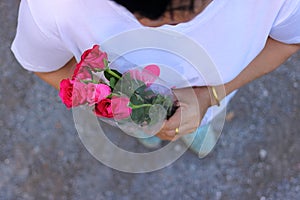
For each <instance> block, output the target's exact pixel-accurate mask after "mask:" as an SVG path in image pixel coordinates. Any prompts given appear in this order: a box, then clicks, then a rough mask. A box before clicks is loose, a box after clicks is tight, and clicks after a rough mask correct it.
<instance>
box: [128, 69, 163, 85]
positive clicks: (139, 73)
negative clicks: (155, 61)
mask: <svg viewBox="0 0 300 200" xmlns="http://www.w3.org/2000/svg"><path fill="white" fill-rule="evenodd" d="M129 73H130V76H131V78H133V79H137V80H140V81H142V82H144V83H145V84H146V85H147V86H150V85H151V84H152V83H153V82H154V81H155V80H156V79H157V78H158V77H159V74H160V69H159V67H158V66H157V65H148V66H146V67H144V68H143V69H142V70H140V69H133V70H129Z"/></svg>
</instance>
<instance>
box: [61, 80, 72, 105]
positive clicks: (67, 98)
mask: <svg viewBox="0 0 300 200" xmlns="http://www.w3.org/2000/svg"><path fill="white" fill-rule="evenodd" d="M72 93H73V81H71V80H70V79H63V80H62V81H61V82H60V90H59V96H60V98H61V100H62V102H63V103H64V104H65V105H66V107H67V108H71V107H72Z"/></svg>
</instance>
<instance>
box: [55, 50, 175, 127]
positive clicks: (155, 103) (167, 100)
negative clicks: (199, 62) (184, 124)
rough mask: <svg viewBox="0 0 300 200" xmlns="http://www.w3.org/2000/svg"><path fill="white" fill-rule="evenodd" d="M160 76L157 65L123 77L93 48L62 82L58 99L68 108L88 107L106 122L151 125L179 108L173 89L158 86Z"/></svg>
mask: <svg viewBox="0 0 300 200" xmlns="http://www.w3.org/2000/svg"><path fill="white" fill-rule="evenodd" d="M159 74H160V68H159V67H158V66H157V65H148V66H146V67H144V68H142V69H141V68H135V69H131V70H128V71H127V72H125V73H123V74H121V73H120V72H118V71H117V70H115V69H111V67H110V62H109V61H108V56H107V53H106V52H102V51H101V50H100V49H99V45H94V47H93V48H92V49H89V50H86V51H85V52H84V53H83V54H82V56H81V61H80V62H79V63H78V64H77V65H76V68H75V70H74V73H73V76H72V78H71V79H63V80H62V81H61V83H60V92H59V96H60V98H61V99H62V102H63V103H64V104H65V105H66V107H67V108H72V107H76V106H81V105H86V106H88V107H89V108H91V110H92V111H93V113H94V114H95V115H96V116H97V117H99V119H100V120H103V121H107V119H109V120H113V121H114V122H117V123H121V122H122V123H131V124H130V126H132V124H135V125H138V126H139V127H143V126H151V125H154V124H157V123H160V122H162V121H163V120H164V119H168V118H169V117H171V116H172V115H173V114H174V112H175V111H176V109H177V106H176V100H175V98H174V95H173V93H172V91H171V89H169V88H167V87H164V86H163V85H161V84H157V83H156V82H159Z"/></svg>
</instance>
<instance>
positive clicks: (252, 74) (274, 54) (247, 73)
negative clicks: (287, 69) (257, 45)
mask: <svg viewBox="0 0 300 200" xmlns="http://www.w3.org/2000/svg"><path fill="white" fill-rule="evenodd" d="M298 50H300V44H284V43H281V42H278V41H276V40H274V39H272V38H269V39H268V41H267V43H266V45H265V47H264V49H263V50H262V51H261V53H260V54H259V55H258V56H257V57H256V58H255V59H254V60H253V61H252V62H251V63H250V64H249V65H248V66H247V67H246V68H245V69H244V70H243V71H242V72H241V73H240V74H239V75H238V76H237V77H236V78H235V79H233V80H232V81H230V82H228V83H226V84H225V91H226V95H228V94H230V93H231V92H232V91H234V90H236V89H238V88H240V87H242V86H244V85H246V84H247V83H249V82H251V81H253V80H255V79H257V78H259V77H261V76H263V75H265V74H268V73H270V72H271V71H273V70H275V69H277V68H278V67H279V66H280V65H281V64H282V63H284V62H285V61H286V60H287V59H288V58H289V57H290V56H291V55H293V54H294V53H296V52H297V51H298ZM220 87H222V86H219V88H220ZM219 91H220V93H221V94H220V98H221V99H222V98H224V96H225V94H222V92H221V90H219Z"/></svg>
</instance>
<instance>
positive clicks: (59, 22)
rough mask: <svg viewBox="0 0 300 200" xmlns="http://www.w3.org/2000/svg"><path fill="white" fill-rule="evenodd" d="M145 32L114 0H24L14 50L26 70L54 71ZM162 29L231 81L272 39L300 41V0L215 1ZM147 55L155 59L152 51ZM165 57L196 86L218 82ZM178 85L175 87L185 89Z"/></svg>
mask: <svg viewBox="0 0 300 200" xmlns="http://www.w3.org/2000/svg"><path fill="white" fill-rule="evenodd" d="M140 28H143V26H142V25H141V24H140V23H139V22H138V21H137V20H136V19H135V18H134V16H133V15H132V14H131V13H130V12H129V11H127V10H126V9H125V8H124V7H122V6H119V5H117V4H116V3H114V2H112V1H110V0H43V1H42V0H22V1H21V4H20V11H19V19H18V27H17V34H16V37H15V40H14V41H13V44H12V51H13V53H14V55H15V57H16V58H17V60H18V61H19V62H20V64H21V65H22V66H23V67H24V68H25V69H27V70H30V71H37V72H49V71H54V70H57V69H59V68H60V67H62V66H63V65H64V64H65V63H66V62H67V61H68V60H70V59H71V57H72V56H75V58H76V59H77V61H79V60H80V55H81V54H82V53H83V52H84V51H85V50H86V49H89V48H91V47H92V46H93V45H94V44H100V46H101V44H102V43H103V42H105V41H106V40H107V39H109V38H112V37H113V36H115V35H118V34H120V33H122V32H126V31H130V30H135V29H140ZM158 29H167V30H172V31H176V32H179V33H181V34H184V35H186V36H187V37H189V38H191V39H192V40H193V41H194V42H196V43H197V44H199V45H200V46H201V47H202V48H203V49H204V50H205V51H206V52H207V54H208V56H209V57H210V58H211V60H212V61H213V63H214V64H215V66H216V68H217V71H218V73H219V74H220V76H221V79H222V82H224V83H226V82H228V81H230V80H232V79H234V78H235V77H236V76H237V75H238V74H239V73H240V72H241V71H242V70H243V69H244V68H245V67H246V66H247V65H248V64H249V63H250V62H251V61H252V60H253V59H254V58H255V57H256V56H257V55H258V53H259V52H260V51H261V50H262V49H263V47H264V45H265V43H266V40H267V38H268V36H271V37H272V38H274V39H275V40H279V41H281V42H284V43H289V44H290V43H300V0H242V1H241V0H213V1H212V2H211V3H210V4H209V5H208V7H206V9H205V10H204V11H203V12H202V13H200V14H199V15H197V16H196V17H195V18H194V19H193V20H191V21H189V22H186V23H181V24H178V25H176V26H171V25H164V26H162V27H159V28H158ZM141 37H143V35H141ZM132 42H134V41H132ZM120 45H122V44H120ZM178 48H180V47H178ZM108 53H114V52H108ZM152 53H153V55H155V52H152ZM160 53H162V52H159V53H158V54H160ZM191 54H195V55H196V54H197V52H191ZM143 55H149V57H150V58H151V56H150V55H151V52H146V54H143ZM129 57H130V56H129ZM132 57H134V58H139V56H132ZM144 58H145V57H144ZM160 58H161V60H163V61H164V63H163V64H166V65H172V67H174V69H175V71H177V72H178V73H179V74H181V75H183V76H185V77H186V78H187V79H188V80H189V81H190V83H191V84H192V85H199V86H200V85H210V84H217V82H215V80H213V79H212V80H210V79H209V78H207V79H206V80H203V77H201V76H199V74H197V73H195V71H193V67H188V66H187V65H188V64H186V63H184V62H183V61H182V60H180V59H179V60H178V62H177V60H176V59H172V58H171V59H168V57H167V56H165V55H163V53H162V56H161V57H160ZM167 61H169V62H167ZM130 62H133V63H136V62H137V63H138V62H140V61H139V60H130ZM146 62H151V60H148V61H146ZM157 62H159V61H157ZM176 62H177V63H176ZM206 75H207V76H209V74H204V75H203V76H204V77H205V76H206ZM165 77H166V79H168V77H171V76H165ZM204 79H205V78H204ZM166 81H167V82H168V81H170V80H166ZM175 82H176V81H175ZM175 82H174V86H177V87H180V86H183V85H181V83H180V82H178V83H175Z"/></svg>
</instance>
